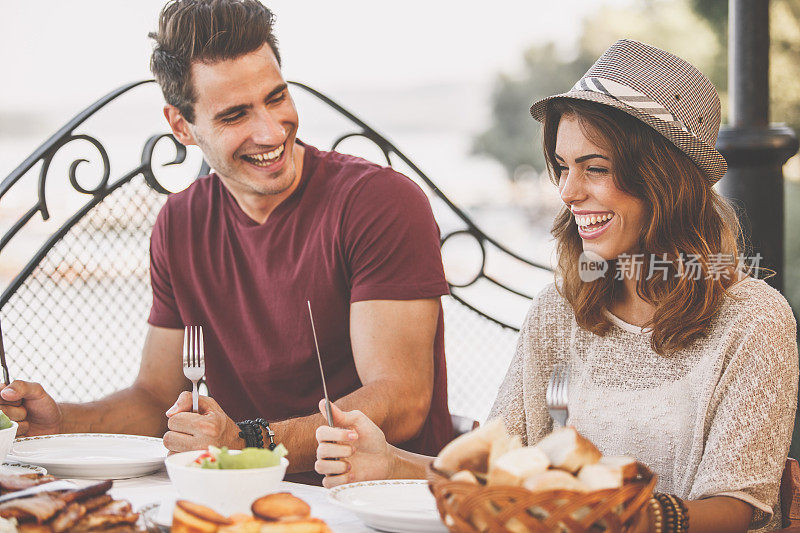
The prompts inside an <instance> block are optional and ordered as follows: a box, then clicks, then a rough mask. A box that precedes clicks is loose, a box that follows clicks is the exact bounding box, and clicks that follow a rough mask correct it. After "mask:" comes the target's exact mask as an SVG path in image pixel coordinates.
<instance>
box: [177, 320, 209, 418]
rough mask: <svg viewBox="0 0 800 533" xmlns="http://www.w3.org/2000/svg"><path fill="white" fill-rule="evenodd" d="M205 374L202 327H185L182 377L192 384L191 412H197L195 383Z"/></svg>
mask: <svg viewBox="0 0 800 533" xmlns="http://www.w3.org/2000/svg"><path fill="white" fill-rule="evenodd" d="M205 373H206V355H205V350H204V348H203V326H186V327H185V328H184V329H183V375H184V376H186V379H188V380H189V381H191V382H192V411H193V412H195V413H196V412H197V396H198V393H197V382H198V381H200V380H201V379H203V376H204V375H205Z"/></svg>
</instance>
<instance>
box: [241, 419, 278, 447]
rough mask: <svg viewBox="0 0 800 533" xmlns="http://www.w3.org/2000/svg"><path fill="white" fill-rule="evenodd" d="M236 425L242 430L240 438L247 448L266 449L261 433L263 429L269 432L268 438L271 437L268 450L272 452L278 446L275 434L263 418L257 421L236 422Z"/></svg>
mask: <svg viewBox="0 0 800 533" xmlns="http://www.w3.org/2000/svg"><path fill="white" fill-rule="evenodd" d="M236 425H237V426H239V429H240V430H241V431H240V432H239V437H241V438H242V439H244V445H245V446H246V447H248V448H263V447H264V437H263V435H262V433H261V428H264V429H266V430H267V437H269V446H268V448H269V449H270V450H274V449H275V446H277V445H276V444H275V432H274V431H272V429H270V427H269V422H267V421H266V420H264V419H263V418H256V419H255V420H243V421H241V422H236Z"/></svg>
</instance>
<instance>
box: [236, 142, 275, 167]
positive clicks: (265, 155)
mask: <svg viewBox="0 0 800 533" xmlns="http://www.w3.org/2000/svg"><path fill="white" fill-rule="evenodd" d="M281 155H283V145H280V146H278V147H277V148H275V149H274V150H272V151H270V152H259V153H254V154H246V155H242V159H244V160H245V161H247V162H248V163H251V164H253V165H255V166H257V167H262V168H264V167H268V166H270V165H272V164H274V163H277V162H278V161H279V160H280V159H281Z"/></svg>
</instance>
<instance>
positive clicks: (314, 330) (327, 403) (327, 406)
mask: <svg viewBox="0 0 800 533" xmlns="http://www.w3.org/2000/svg"><path fill="white" fill-rule="evenodd" d="M306 303H307V304H308V317H309V318H310V319H311V333H312V334H313V335H314V346H316V348H317V361H318V362H319V374H320V376H322V392H323V393H324V394H325V416H326V418H327V419H328V425H329V426H330V427H333V415H332V414H331V401H330V399H329V398H328V387H327V385H325V371H324V370H322V356H321V355H320V354H319V342H318V341H317V328H315V327H314V313H312V312H311V300H306Z"/></svg>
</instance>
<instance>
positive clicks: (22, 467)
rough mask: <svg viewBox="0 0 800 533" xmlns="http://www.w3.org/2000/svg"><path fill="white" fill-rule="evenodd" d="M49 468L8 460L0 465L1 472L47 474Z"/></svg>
mask: <svg viewBox="0 0 800 533" xmlns="http://www.w3.org/2000/svg"><path fill="white" fill-rule="evenodd" d="M46 473H47V470H46V469H44V468H42V467H41V466H35V465H26V464H25V463H13V462H10V461H6V462H4V463H3V464H1V465H0V474H11V475H17V474H46Z"/></svg>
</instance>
